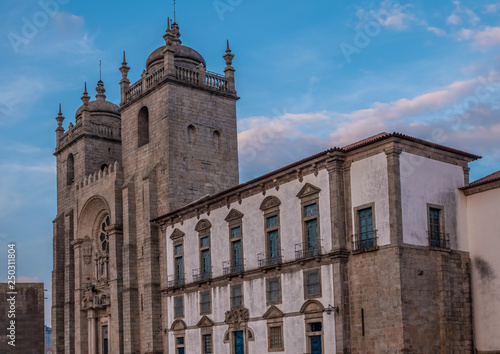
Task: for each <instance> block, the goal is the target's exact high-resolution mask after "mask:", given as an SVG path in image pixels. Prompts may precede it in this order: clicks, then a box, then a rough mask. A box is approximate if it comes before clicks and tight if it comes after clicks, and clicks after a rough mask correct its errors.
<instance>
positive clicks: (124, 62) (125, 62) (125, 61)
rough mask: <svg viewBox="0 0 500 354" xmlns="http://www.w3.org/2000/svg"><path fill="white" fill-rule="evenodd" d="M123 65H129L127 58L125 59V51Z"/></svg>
mask: <svg viewBox="0 0 500 354" xmlns="http://www.w3.org/2000/svg"><path fill="white" fill-rule="evenodd" d="M122 65H127V60H126V59H125V51H123V62H122Z"/></svg>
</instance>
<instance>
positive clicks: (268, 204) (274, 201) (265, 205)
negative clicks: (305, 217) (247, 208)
mask: <svg viewBox="0 0 500 354" xmlns="http://www.w3.org/2000/svg"><path fill="white" fill-rule="evenodd" d="M280 204H281V201H280V200H279V199H278V198H277V197H275V196H272V195H270V196H269V197H267V198H266V199H264V201H263V202H262V204H261V205H260V210H266V209H270V208H273V207H277V206H279V205H280Z"/></svg>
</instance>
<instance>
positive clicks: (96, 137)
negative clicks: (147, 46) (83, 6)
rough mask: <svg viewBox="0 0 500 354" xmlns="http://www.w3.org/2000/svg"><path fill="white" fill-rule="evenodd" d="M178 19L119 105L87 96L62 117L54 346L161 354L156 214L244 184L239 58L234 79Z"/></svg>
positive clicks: (126, 86) (124, 86)
mask: <svg viewBox="0 0 500 354" xmlns="http://www.w3.org/2000/svg"><path fill="white" fill-rule="evenodd" d="M179 37H180V32H179V27H178V26H177V24H175V23H174V24H172V25H171V26H170V25H169V28H168V30H167V32H166V34H165V36H164V39H165V43H166V45H165V46H163V47H160V48H158V49H157V50H155V51H154V52H153V53H152V54H151V55H150V56H149V58H148V60H147V63H146V70H145V71H144V72H143V74H142V78H141V79H140V80H139V81H138V82H136V83H135V84H133V85H131V86H130V82H129V80H128V77H127V75H128V71H129V69H130V68H129V67H128V66H127V63H126V62H125V55H124V61H123V63H122V66H121V68H120V71H121V72H122V74H123V79H122V81H121V82H120V86H121V91H122V95H121V96H122V102H121V104H120V107H118V106H116V105H114V104H112V103H110V102H108V101H106V99H105V98H106V96H105V95H104V93H105V89H104V84H103V83H102V82H101V81H99V82H98V86H97V88H96V91H97V95H96V100H94V101H90V96H89V95H88V93H87V88H86V86H85V92H84V95H83V97H82V102H83V105H82V107H81V108H80V109H79V110H78V111H77V113H76V116H75V118H76V120H75V124H74V125H73V124H72V123H70V125H69V129H68V131H66V132H65V131H64V128H63V127H62V123H63V120H64V117H63V115H62V113H61V111H60V112H59V115H58V117H57V118H56V120H57V121H58V124H59V127H58V128H57V130H56V132H57V146H56V152H55V156H56V158H57V176H58V178H57V193H58V199H57V205H58V210H57V212H58V215H57V217H56V219H55V220H54V270H53V307H52V328H53V348H54V352H55V353H63V352H64V353H104V352H113V353H122V352H126V353H136V352H141V353H158V352H162V351H163V349H162V348H163V343H162V342H163V341H162V338H161V336H158V335H156V334H155V333H156V332H157V328H161V326H162V322H161V317H162V315H161V314H162V308H161V300H160V269H161V268H160V263H159V248H160V245H159V230H158V227H157V226H156V225H155V224H154V223H151V222H150V220H151V219H153V218H154V217H157V216H159V215H161V214H164V213H167V212H169V211H171V210H174V209H175V208H178V207H180V206H182V205H185V204H187V203H189V202H191V201H193V200H195V199H198V198H200V197H203V196H204V195H206V194H213V193H216V192H220V191H221V190H224V189H227V188H230V187H233V186H235V185H237V184H238V155H237V139H236V105H235V103H236V101H237V100H238V97H237V96H236V91H235V86H234V69H233V68H232V66H231V62H232V58H233V54H232V53H231V51H230V49H229V44H228V45H227V50H226V54H225V55H224V59H225V60H226V69H225V73H226V74H225V76H219V75H215V74H211V73H208V72H207V71H206V68H205V66H204V65H205V61H204V60H203V58H202V57H201V55H199V54H198V53H197V52H196V51H194V50H193V49H191V48H188V47H185V46H182V45H181V41H180V39H179Z"/></svg>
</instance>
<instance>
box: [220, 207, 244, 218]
mask: <svg viewBox="0 0 500 354" xmlns="http://www.w3.org/2000/svg"><path fill="white" fill-rule="evenodd" d="M242 217H243V214H242V213H240V212H239V211H238V210H236V209H231V211H230V212H229V214H227V216H226V218H225V219H224V220H226V221H231V220H236V219H241V218H242Z"/></svg>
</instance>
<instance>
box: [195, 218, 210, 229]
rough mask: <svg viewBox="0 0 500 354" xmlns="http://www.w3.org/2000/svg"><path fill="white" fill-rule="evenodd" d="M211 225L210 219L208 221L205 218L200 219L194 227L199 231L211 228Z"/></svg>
mask: <svg viewBox="0 0 500 354" xmlns="http://www.w3.org/2000/svg"><path fill="white" fill-rule="evenodd" d="M211 227H212V224H211V223H210V221H208V220H207V219H203V220H200V221H198V223H197V224H196V227H195V228H194V229H195V230H196V231H198V232H199V231H202V230H206V229H209V228H211Z"/></svg>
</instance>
